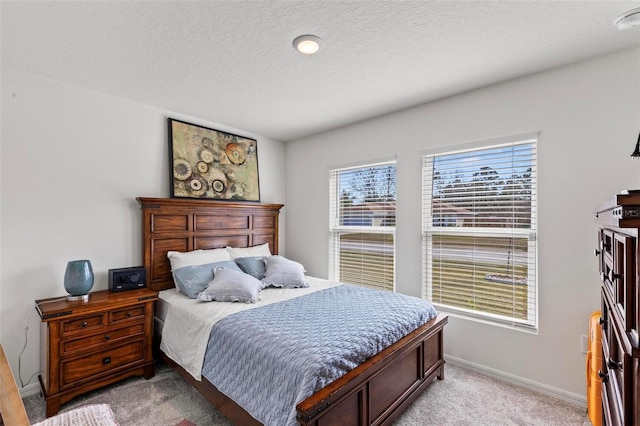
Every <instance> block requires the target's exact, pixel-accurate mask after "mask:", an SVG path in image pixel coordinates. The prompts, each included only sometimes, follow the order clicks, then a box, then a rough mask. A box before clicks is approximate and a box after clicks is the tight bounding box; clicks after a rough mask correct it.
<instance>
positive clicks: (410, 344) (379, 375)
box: [137, 197, 447, 426]
mask: <svg viewBox="0 0 640 426" xmlns="http://www.w3.org/2000/svg"><path fill="white" fill-rule="evenodd" d="M137 200H138V202H139V203H140V206H141V209H142V247H143V258H144V266H145V268H146V269H147V285H148V286H150V287H151V288H152V289H154V290H158V291H159V290H164V289H167V288H172V287H174V284H173V279H172V277H171V271H170V265H169V261H168V259H167V251H170V250H174V251H181V252H185V251H190V250H196V249H212V248H219V247H225V246H232V247H250V246H254V245H258V244H264V243H268V244H269V248H270V250H271V253H273V254H277V253H278V215H279V212H280V209H281V208H282V204H265V203H249V202H227V201H209V200H196V199H179V198H171V199H166V198H141V197H140V198H138V199H137ZM446 323H447V316H446V315H438V317H436V318H434V319H433V320H431V321H429V322H428V323H426V324H424V325H423V326H421V327H419V328H418V329H417V330H415V331H413V332H412V333H410V334H408V335H407V336H405V337H403V338H402V339H400V340H399V341H397V342H396V343H394V344H393V345H391V346H390V347H388V348H387V349H385V350H383V351H382V352H380V353H379V354H377V355H375V356H373V357H371V358H369V359H368V360H367V361H365V362H364V363H363V364H361V365H359V366H358V367H356V368H355V369H353V370H351V371H350V372H348V373H347V374H345V375H344V376H342V377H341V378H339V379H338V380H336V381H335V382H333V383H331V384H329V385H328V386H326V387H325V388H323V389H321V390H319V391H318V392H316V393H314V394H313V395H311V396H309V397H308V398H306V399H305V400H303V401H301V402H300V403H298V405H297V406H296V409H297V412H298V423H299V424H300V425H303V426H325V425H335V424H341V425H359V426H364V425H367V426H369V425H371V426H378V425H388V424H390V423H391V422H392V421H393V420H394V419H395V418H397V417H398V416H399V415H400V414H401V413H402V412H403V411H404V409H405V408H407V407H408V406H409V404H411V402H412V401H413V400H414V399H415V398H416V397H417V396H418V395H419V394H420V392H421V391H422V390H423V389H424V388H426V387H427V386H428V385H429V384H430V383H431V382H432V381H433V379H434V378H436V377H437V378H438V379H440V380H442V379H444V364H445V362H444V359H443V353H442V348H443V328H444V326H445V324H446ZM164 358H165V360H166V361H167V362H168V363H169V364H170V365H171V366H172V367H174V368H175V369H176V370H177V371H178V372H179V373H180V375H181V376H182V377H183V378H184V379H185V380H186V381H187V382H188V383H190V384H191V385H192V386H193V387H195V388H196V389H198V390H199V391H200V393H202V394H203V395H204V396H205V397H206V398H207V399H208V400H209V401H210V402H211V403H212V404H213V405H214V406H215V407H216V408H217V409H218V410H220V411H221V412H222V413H223V414H224V415H225V416H227V418H229V420H231V421H232V422H233V423H234V424H237V425H243V426H244V425H260V424H261V423H259V422H258V421H257V420H256V419H254V418H253V417H252V416H251V415H250V414H249V413H247V412H246V411H245V410H244V409H242V407H240V406H239V405H238V404H236V403H235V402H234V401H233V400H231V399H230V398H229V397H227V396H226V395H224V394H223V393H222V392H220V391H218V389H217V388H216V387H215V386H214V385H213V384H211V383H210V382H209V381H208V380H206V379H205V378H204V377H203V378H202V381H197V380H195V379H194V378H193V377H192V376H191V375H190V374H189V373H187V372H186V371H185V370H184V369H183V368H182V367H180V366H178V365H177V364H175V363H174V362H173V361H171V360H170V359H168V358H167V357H164Z"/></svg>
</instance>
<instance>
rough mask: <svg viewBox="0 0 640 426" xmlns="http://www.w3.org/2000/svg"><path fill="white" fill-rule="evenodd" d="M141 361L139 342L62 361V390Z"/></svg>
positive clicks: (140, 345)
mask: <svg viewBox="0 0 640 426" xmlns="http://www.w3.org/2000/svg"><path fill="white" fill-rule="evenodd" d="M142 360H144V343H143V341H142V340H139V341H136V342H132V343H130V344H128V345H124V346H120V347H115V348H110V349H107V350H104V351H101V352H98V353H96V354H93V355H89V356H86V357H81V358H76V359H73V360H70V361H62V363H61V364H62V366H61V367H62V369H61V370H62V374H61V377H60V380H61V382H62V383H61V385H62V387H63V388H64V387H65V386H68V385H72V384H74V383H75V382H78V381H80V380H82V379H86V378H88V377H92V376H95V375H97V374H101V373H104V372H107V371H109V370H113V369H115V368H118V367H122V366H125V365H127V364H132V363H134V362H136V361H142Z"/></svg>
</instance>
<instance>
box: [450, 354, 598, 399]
mask: <svg viewBox="0 0 640 426" xmlns="http://www.w3.org/2000/svg"><path fill="white" fill-rule="evenodd" d="M444 359H445V361H446V362H447V363H449V364H451V365H454V366H456V367H461V368H464V369H466V370H470V371H473V372H476V373H479V374H484V375H485V376H489V377H492V378H494V379H497V380H502V381H503V382H507V383H511V384H513V385H516V386H520V387H523V388H525V389H529V390H532V391H534V392H538V393H541V394H543V395H547V396H550V397H552V398H556V399H560V400H562V401H565V402H568V403H570V404H573V405H577V406H579V407H584V408H586V407H587V397H586V396H582V395H578V394H575V393H571V392H567V391H565V390H562V389H558V388H554V387H553V386H548V385H545V384H542V383H538V382H534V381H533V380H529V379H525V378H523V377H519V376H516V375H513V374H509V373H505V372H504V371H500V370H495V369H493V368H489V367H485V366H484V365H480V364H476V363H473V362H469V361H465V360H463V359H460V358H456V357H453V356H448V355H445V357H444ZM445 377H446V372H445Z"/></svg>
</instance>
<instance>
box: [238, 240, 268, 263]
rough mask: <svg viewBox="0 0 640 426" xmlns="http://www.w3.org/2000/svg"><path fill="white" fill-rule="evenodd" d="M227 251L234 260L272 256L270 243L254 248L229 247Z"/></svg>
mask: <svg viewBox="0 0 640 426" xmlns="http://www.w3.org/2000/svg"><path fill="white" fill-rule="evenodd" d="M227 251H228V252H229V255H230V256H231V258H232V259H237V258H239V257H255V256H263V257H267V256H271V250H269V243H264V244H261V245H259V246H253V247H227Z"/></svg>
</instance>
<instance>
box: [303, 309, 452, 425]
mask: <svg viewBox="0 0 640 426" xmlns="http://www.w3.org/2000/svg"><path fill="white" fill-rule="evenodd" d="M447 321H448V318H447V316H446V315H438V317H437V318H434V319H433V320H431V321H429V322H428V323H427V324H425V325H423V326H422V327H420V328H418V329H417V330H415V331H414V332H413V333H411V334H409V335H407V336H405V337H404V338H402V339H401V340H399V341H398V342H396V343H395V344H393V345H392V346H390V347H389V348H387V349H385V350H383V351H382V352H380V353H379V354H377V355H375V356H373V357H371V358H370V359H368V360H367V361H366V362H364V363H363V364H361V365H359V366H358V367H356V368H355V369H353V370H352V371H350V372H349V373H347V374H345V375H344V376H342V377H341V378H340V379H338V380H336V381H335V382H333V383H331V384H330V385H328V386H326V387H325V388H323V389H321V390H319V391H318V392H316V393H315V394H313V395H311V396H310V397H308V398H307V399H305V400H304V401H302V402H300V403H299V404H298V405H297V407H296V409H297V411H298V423H300V424H301V425H304V426H322V425H334V424H341V425H358V426H362V425H376V426H377V425H386V424H390V423H391V422H392V421H393V420H394V419H395V418H396V417H398V416H399V415H400V413H402V411H404V409H405V408H406V407H407V406H408V405H409V404H410V403H411V402H412V401H413V400H414V399H415V398H416V397H417V396H418V395H419V394H420V392H421V391H422V390H423V389H424V388H425V387H427V386H428V385H429V383H431V381H432V380H433V378H434V377H437V378H438V379H440V380H442V379H444V359H443V353H442V348H443V327H444V325H445V324H446V323H447Z"/></svg>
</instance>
